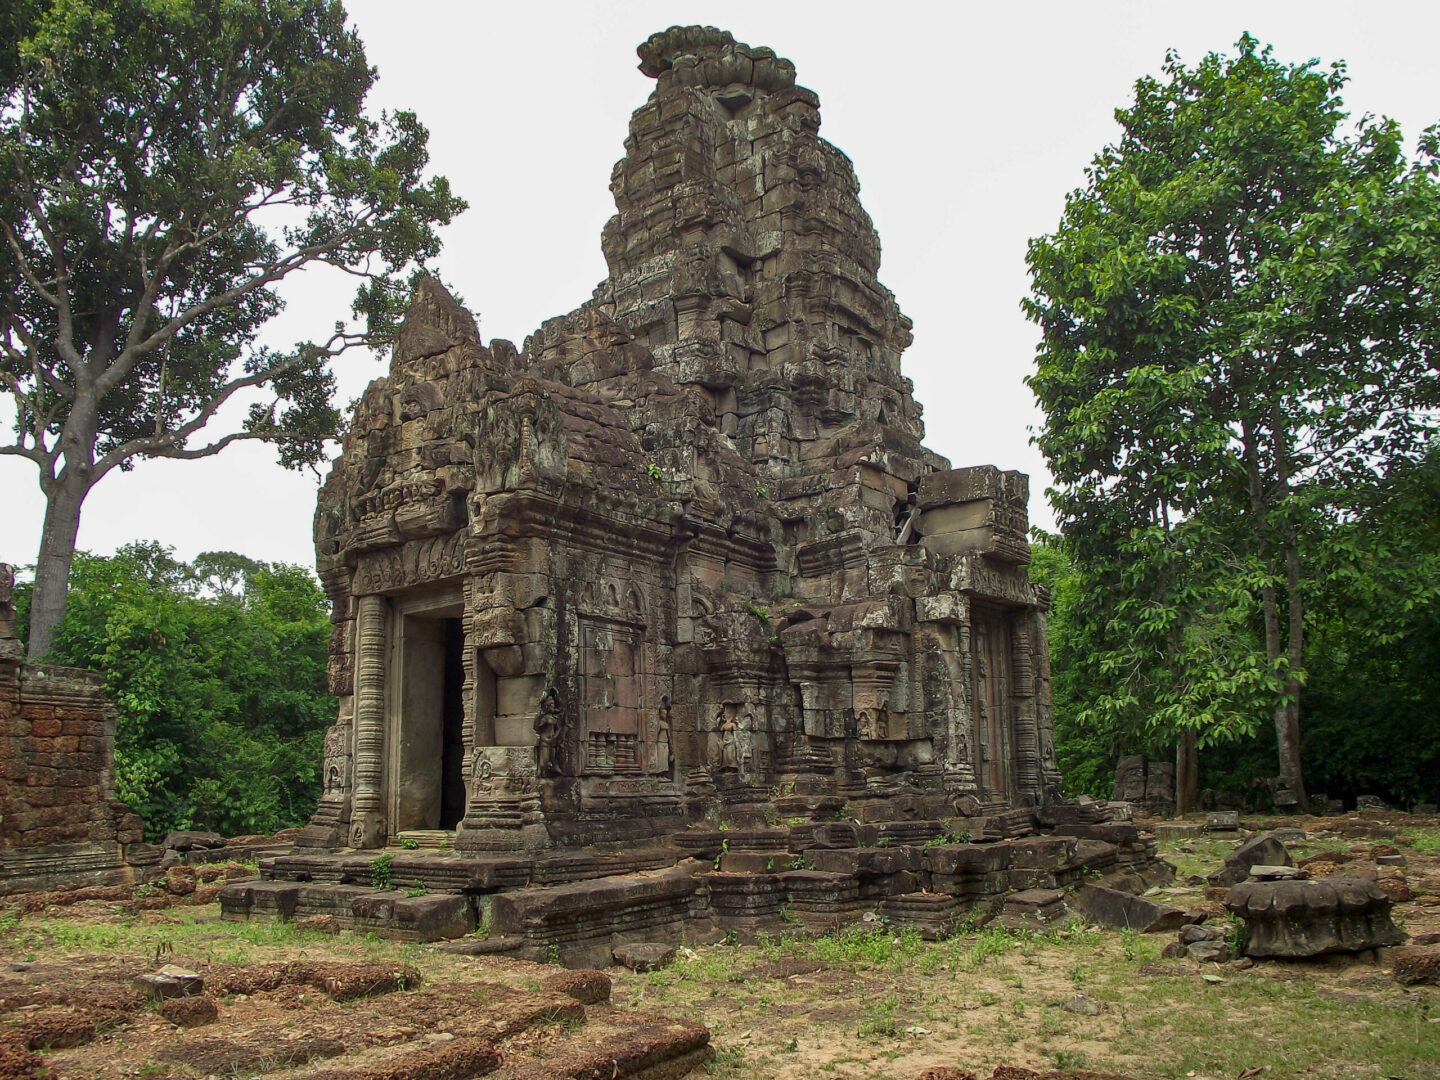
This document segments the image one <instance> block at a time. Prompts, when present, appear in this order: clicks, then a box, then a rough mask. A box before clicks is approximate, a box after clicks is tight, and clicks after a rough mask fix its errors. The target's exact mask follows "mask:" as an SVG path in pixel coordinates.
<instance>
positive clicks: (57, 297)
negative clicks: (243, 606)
mask: <svg viewBox="0 0 1440 1080" xmlns="http://www.w3.org/2000/svg"><path fill="white" fill-rule="evenodd" d="M374 79H375V72H374V70H373V69H372V68H370V67H369V65H368V64H367V62H366V59H365V53H364V49H363V48H362V46H361V43H360V40H359V38H358V37H357V36H356V34H355V33H354V31H353V30H350V29H347V28H346V25H345V11H344V9H343V8H342V7H341V6H340V4H339V3H336V2H333V0H14V2H12V3H11V4H9V5H7V7H6V10H5V12H4V14H3V15H0V282H3V287H0V385H3V386H4V388H5V389H6V390H7V391H8V392H9V394H10V396H11V399H12V401H13V404H14V407H15V412H16V416H15V429H14V439H13V441H11V442H9V443H0V453H3V454H10V455H16V456H20V457H24V458H28V459H29V460H31V461H33V462H34V463H35V464H36V466H37V468H38V478H39V483H40V487H41V489H42V490H43V492H44V493H45V496H46V501H47V511H46V524H45V529H44V532H43V535H42V541H41V550H40V553H39V557H38V559H37V563H36V566H37V572H36V573H37V576H36V590H37V596H36V609H35V614H36V619H35V626H34V633H33V635H32V639H31V641H32V655H34V654H36V653H37V651H38V652H40V653H43V651H44V648H45V647H46V646H47V645H48V643H49V638H50V633H51V631H52V629H53V626H54V625H55V624H56V623H57V622H58V621H59V618H60V616H61V614H62V613H63V610H64V588H65V580H66V576H67V573H68V569H69V560H70V557H71V553H72V552H73V545H74V541H75V532H76V525H77V522H78V520H79V515H80V507H81V504H82V503H83V501H84V499H85V497H86V495H87V494H88V492H89V491H90V489H91V488H92V487H93V486H94V485H95V484H96V483H97V482H98V481H99V480H101V479H102V478H103V477H104V476H106V475H107V474H108V473H109V472H111V471H112V470H113V469H116V468H120V469H126V468H129V467H130V466H131V465H132V464H133V463H134V461H135V460H137V459H139V458H146V457H171V458H196V457H203V456H206V455H209V454H213V453H216V452H217V451H219V450H221V449H223V448H224V447H225V446H227V445H228V444H230V443H232V442H234V441H236V440H239V439H261V440H266V441H270V442H273V443H276V444H277V446H278V450H279V454H280V459H281V461H282V463H284V464H286V465H288V466H292V467H294V466H300V465H303V464H306V463H314V462H316V461H318V460H320V459H321V457H322V456H323V446H324V441H325V440H326V439H327V438H329V437H332V436H333V435H334V434H335V432H336V429H337V426H338V423H339V416H338V413H337V412H336V410H335V409H334V407H333V406H332V404H331V396H332V392H333V390H334V379H333V376H332V374H331V372H330V370H329V368H328V366H327V365H328V362H329V360H330V359H332V358H333V357H335V356H337V355H338V354H340V353H342V352H344V351H345V350H347V349H349V348H352V347H354V346H357V345H371V346H381V345H384V344H385V343H386V342H387V341H389V340H390V338H391V337H392V335H393V332H394V328H395V324H396V321H397V318H398V315H399V312H400V310H401V307H402V304H403V302H404V300H405V295H406V293H407V292H408V288H409V283H410V281H411V279H413V277H414V275H415V274H417V273H419V272H420V268H421V267H422V266H423V265H424V264H425V263H426V262H427V260H430V259H432V258H433V257H434V256H435V254H436V253H437V251H438V250H439V239H438V236H437V233H436V227H437V226H438V225H443V224H445V223H448V222H449V221H450V220H451V219H452V217H453V216H454V215H455V214H457V213H459V212H460V211H461V210H463V209H464V207H465V204H464V202H463V201H462V200H460V199H458V198H456V197H455V196H454V195H452V194H451V192H450V187H449V184H448V183H447V182H446V180H445V179H444V178H443V177H434V178H430V179H428V180H427V179H426V177H425V170H426V165H427V160H428V157H427V150H426V141H427V133H426V130H425V128H424V127H423V126H422V125H421V124H420V122H419V121H418V119H417V118H416V117H415V115H414V114H412V113H409V112H404V111H401V112H395V113H391V114H382V115H381V116H380V117H379V118H378V119H377V118H375V117H373V116H371V115H369V114H367V113H366V112H365V110H364V104H365V97H366V94H367V92H368V91H369V89H370V86H371V84H372V83H373V81H374ZM316 265H325V266H330V267H334V268H338V269H340V270H342V271H344V272H346V273H348V274H351V275H354V276H355V277H357V278H358V279H359V287H358V290H357V293H356V297H355V302H354V305H353V314H354V315H355V316H356V317H357V319H359V320H360V321H361V325H360V326H359V327H358V328H356V329H354V330H351V329H349V328H348V325H349V324H347V323H345V322H344V321H341V322H336V323H335V324H334V329H333V332H331V333H329V336H327V337H324V338H323V339H319V340H312V341H304V342H300V343H297V344H296V345H295V347H294V348H292V349H289V350H276V349H271V348H266V347H261V346H259V345H257V343H256V338H257V335H258V334H259V332H260V329H261V327H262V326H263V325H264V324H265V322H266V321H267V320H269V319H270V318H271V317H272V316H273V315H275V314H276V313H277V312H278V311H279V310H280V308H281V300H280V298H279V296H278V294H277V293H276V286H277V285H278V283H279V282H281V281H282V280H284V279H285V278H286V277H288V276H289V275H291V274H293V273H295V272H297V271H300V270H303V269H305V268H307V267H310V266H316ZM236 395H240V397H239V398H238V399H237V398H236ZM231 400H239V401H242V402H243V401H248V402H249V403H250V404H249V411H248V416H246V418H245V419H244V421H243V422H242V423H241V424H240V425H239V426H238V428H237V429H235V430H231V431H229V432H227V433H224V434H221V435H218V436H210V435H208V434H207V435H204V436H202V432H203V431H204V430H205V428H206V425H207V424H208V423H209V422H210V421H211V420H212V419H213V418H214V417H215V416H216V414H217V413H218V412H219V411H220V410H221V408H222V407H223V406H224V405H225V404H226V402H228V401H231ZM206 438H208V440H209V441H203V440H204V439H206Z"/></svg>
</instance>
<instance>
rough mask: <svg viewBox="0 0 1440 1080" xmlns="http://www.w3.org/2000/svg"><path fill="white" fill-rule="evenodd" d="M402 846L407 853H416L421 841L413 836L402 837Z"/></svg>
mask: <svg viewBox="0 0 1440 1080" xmlns="http://www.w3.org/2000/svg"><path fill="white" fill-rule="evenodd" d="M400 846H401V847H402V848H404V849H405V850H406V851H414V850H415V849H416V848H418V847H419V846H420V841H419V840H416V839H415V837H413V836H402V837H401V838H400Z"/></svg>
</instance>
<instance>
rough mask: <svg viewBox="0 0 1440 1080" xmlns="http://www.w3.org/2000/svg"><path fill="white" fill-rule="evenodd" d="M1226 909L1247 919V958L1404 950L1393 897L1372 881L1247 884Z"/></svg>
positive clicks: (1234, 891) (1235, 890) (1230, 898)
mask: <svg viewBox="0 0 1440 1080" xmlns="http://www.w3.org/2000/svg"><path fill="white" fill-rule="evenodd" d="M1225 906H1226V907H1227V908H1228V909H1229V910H1230V911H1231V912H1233V913H1234V914H1236V915H1238V916H1240V918H1242V919H1244V920H1245V929H1246V932H1247V933H1248V935H1249V940H1248V941H1247V943H1246V945H1245V954H1246V955H1247V956H1286V957H1305V956H1319V955H1321V954H1323V953H1332V952H1360V951H1361V950H1364V949H1375V948H1380V947H1382V946H1388V945H1400V944H1402V943H1403V942H1404V941H1405V935H1404V934H1403V933H1402V932H1401V931H1400V930H1399V928H1397V927H1396V925H1395V924H1394V922H1392V921H1391V919H1390V898H1389V897H1387V896H1386V895H1385V894H1384V893H1383V892H1381V891H1380V889H1379V888H1378V887H1377V886H1376V885H1375V883H1374V882H1372V881H1363V880H1361V879H1359V878H1345V877H1330V878H1324V879H1323V880H1318V881H1314V880H1312V881H1245V882H1241V883H1240V884H1239V885H1236V886H1235V887H1234V888H1232V889H1231V890H1230V893H1229V896H1228V897H1227V898H1226V900H1225Z"/></svg>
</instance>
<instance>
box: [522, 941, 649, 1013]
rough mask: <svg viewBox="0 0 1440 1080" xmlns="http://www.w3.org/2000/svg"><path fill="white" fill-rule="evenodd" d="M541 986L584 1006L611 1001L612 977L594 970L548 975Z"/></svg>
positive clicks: (580, 969) (579, 969) (577, 970)
mask: <svg viewBox="0 0 1440 1080" xmlns="http://www.w3.org/2000/svg"><path fill="white" fill-rule="evenodd" d="M672 952H673V950H672ZM637 970H638V969H637ZM540 985H541V986H542V987H543V988H544V989H546V990H553V991H555V992H556V993H560V994H564V995H565V996H566V997H572V998H574V999H575V1000H576V1001H578V1002H580V1004H582V1005H601V1004H604V1003H606V1002H608V1001H609V1000H610V976H609V975H606V974H605V972H603V971H596V970H595V969H594V968H576V969H574V970H573V971H557V972H556V973H555V974H554V975H547V976H546V977H545V978H544V979H543V980H542V981H541V983H540Z"/></svg>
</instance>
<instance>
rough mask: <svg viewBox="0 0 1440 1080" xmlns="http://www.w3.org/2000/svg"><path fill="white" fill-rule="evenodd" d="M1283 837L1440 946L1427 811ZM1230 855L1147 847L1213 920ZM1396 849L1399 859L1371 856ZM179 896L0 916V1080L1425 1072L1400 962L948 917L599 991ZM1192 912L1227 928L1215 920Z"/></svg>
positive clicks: (707, 956) (755, 951) (554, 972)
mask: <svg viewBox="0 0 1440 1080" xmlns="http://www.w3.org/2000/svg"><path fill="white" fill-rule="evenodd" d="M1253 824H1259V825H1264V824H1266V823H1265V822H1252V821H1249V820H1247V825H1253ZM1281 824H1283V825H1285V826H1286V827H1296V826H1298V827H1301V828H1306V829H1307V830H1308V831H1309V832H1310V833H1311V839H1310V841H1309V842H1307V843H1305V844H1296V845H1291V850H1292V852H1293V853H1294V854H1295V856H1296V858H1297V861H1299V862H1300V863H1301V864H1302V866H1307V868H1308V869H1310V870H1312V871H1313V872H1314V873H1316V874H1317V875H1321V874H1325V873H1330V872H1337V871H1338V872H1345V873H1356V874H1359V875H1361V876H1368V875H1370V874H1371V873H1374V874H1375V875H1376V877H1377V881H1378V883H1379V884H1381V887H1382V888H1385V889H1386V890H1387V892H1391V893H1392V895H1393V896H1394V897H1395V898H1396V899H1397V900H1399V902H1398V903H1397V904H1396V906H1395V917H1396V921H1397V922H1399V923H1401V924H1402V925H1403V926H1404V928H1405V929H1406V930H1407V931H1408V932H1409V933H1410V934H1411V936H1412V939H1414V938H1417V937H1419V938H1420V940H1422V941H1423V940H1424V937H1423V935H1428V934H1440V827H1437V824H1436V822H1435V821H1434V819H1430V820H1428V821H1423V822H1422V821H1412V820H1410V819H1408V818H1406V817H1404V816H1403V815H1399V816H1386V817H1368V818H1364V819H1360V818H1354V819H1309V820H1305V821H1300V822H1297V821H1294V820H1287V821H1284V822H1283V823H1281ZM1237 843H1239V839H1207V838H1197V839H1193V840H1174V841H1167V842H1165V843H1164V844H1163V845H1162V855H1164V856H1165V857H1166V858H1168V859H1170V860H1171V861H1172V862H1175V863H1176V864H1177V866H1178V867H1179V870H1180V872H1179V875H1178V877H1177V881H1176V884H1175V886H1174V887H1173V888H1167V889H1163V890H1162V891H1161V893H1160V895H1159V896H1157V897H1156V899H1159V900H1162V901H1165V902H1168V903H1171V904H1174V905H1175V906H1177V907H1182V908H1186V909H1193V908H1196V907H1200V906H1206V907H1208V908H1209V909H1211V910H1214V909H1216V908H1218V906H1219V905H1218V902H1217V901H1216V900H1215V899H1214V898H1213V896H1212V898H1211V899H1210V900H1208V901H1207V899H1206V889H1205V887H1204V886H1203V884H1187V883H1186V882H1187V880H1193V875H1201V874H1203V873H1205V872H1206V871H1208V870H1209V869H1213V867H1214V866H1215V865H1217V864H1218V863H1219V862H1220V861H1221V859H1223V857H1224V855H1225V854H1226V853H1227V852H1228V851H1229V850H1232V849H1233V848H1234V847H1235V846H1236V844H1237ZM1390 852H1399V853H1402V854H1403V855H1404V856H1405V859H1406V865H1405V866H1404V867H1403V868H1392V867H1386V866H1383V865H1380V864H1377V863H1376V861H1375V860H1376V857H1377V855H1383V854H1387V853H1390ZM1390 861H1393V860H1390ZM1332 868H1333V869H1332ZM1397 870H1398V873H1397ZM232 872H238V871H232ZM206 873H207V874H212V873H213V872H212V871H208V870H207V871H206ZM181 877H184V875H181ZM186 884H187V883H186V882H184V881H182V882H180V883H179V885H178V886H177V888H178V889H179V890H181V891H178V892H177V891H172V890H171V889H170V888H167V887H166V884H165V883H161V884H160V885H159V886H158V887H156V886H152V887H150V888H148V889H145V890H143V893H144V895H141V896H139V897H137V896H135V895H134V890H123V889H122V890H114V891H102V892H101V893H100V894H99V895H95V894H94V893H95V892H96V891H94V890H92V891H91V895H89V896H88V898H77V897H76V896H75V895H73V894H72V895H51V896H46V897H28V898H21V899H20V901H19V902H18V903H17V902H11V904H10V906H9V907H8V908H0V1080H9V1078H11V1077H16V1078H19V1077H27V1078H28V1077H36V1078H38V1077H57V1078H61V1080H78V1078H90V1077H94V1078H97V1080H110V1078H116V1080H118V1078H122V1077H124V1078H130V1077H149V1078H157V1080H182V1078H184V1080H199V1078H205V1077H216V1078H223V1080H234V1078H247V1077H259V1076H266V1077H271V1076H273V1077H277V1078H280V1077H283V1078H286V1080H290V1078H294V1080H302V1078H305V1080H322V1078H323V1080H341V1078H342V1077H343V1078H345V1080H402V1078H403V1080H412V1078H413V1080H421V1078H427V1077H437V1078H439V1077H444V1078H455V1080H459V1078H461V1077H469V1076H480V1075H490V1076H496V1077H505V1078H512V1077H513V1078H520V1077H525V1078H533V1080H541V1078H548V1077H562V1076H563V1077H596V1078H599V1077H605V1078H606V1080H618V1078H619V1077H624V1076H637V1077H641V1078H649V1080H660V1078H661V1077H672V1076H673V1077H678V1076H680V1075H684V1074H685V1072H688V1071H689V1070H690V1069H691V1068H692V1067H694V1068H695V1075H700V1076H703V1075H711V1076H717V1077H734V1078H741V1077H747V1078H748V1077H765V1078H774V1080H805V1078H811V1077H820V1078H830V1077H835V1078H853V1080H861V1078H876V1080H880V1078H884V1080H890V1078H893V1080H915V1078H917V1077H919V1076H920V1075H921V1074H922V1073H924V1072H925V1071H926V1070H938V1069H944V1068H947V1067H948V1068H950V1069H952V1070H956V1071H954V1072H952V1073H950V1074H949V1077H951V1078H954V1077H959V1076H963V1072H960V1071H959V1070H974V1071H975V1072H976V1073H978V1074H979V1075H980V1076H982V1077H983V1076H989V1075H991V1073H992V1070H995V1069H996V1068H997V1066H1005V1067H1022V1068H1026V1069H1032V1070H1036V1071H1039V1072H1043V1071H1046V1070H1062V1071H1064V1072H1065V1073H1067V1074H1069V1075H1075V1076H1080V1075H1084V1074H1085V1073H1086V1072H1087V1071H1090V1074H1091V1075H1098V1074H1102V1073H1104V1074H1120V1075H1124V1076H1128V1077H1134V1078H1137V1080H1144V1078H1151V1077H1156V1078H1158V1077H1187V1078H1188V1077H1199V1078H1210V1077H1213V1078H1219V1077H1230V1078H1239V1077H1247V1078H1248V1077H1261V1076H1263V1077H1265V1078H1267V1080H1269V1078H1272V1077H1273V1078H1280V1077H1312V1078H1330V1077H1334V1078H1337V1080H1338V1078H1342V1077H1344V1078H1349V1077H1374V1078H1377V1080H1378V1078H1382V1077H1405V1078H1417V1080H1418V1078H1440V987H1436V986H1435V985H1431V984H1425V983H1421V984H1417V985H1403V984H1402V983H1401V982H1400V981H1398V980H1397V979H1396V978H1395V977H1394V966H1395V963H1394V962H1395V957H1396V955H1397V954H1395V953H1394V952H1393V951H1392V952H1388V953H1382V954H1381V955H1379V956H1378V957H1365V958H1361V959H1359V960H1356V959H1354V958H1345V959H1331V960H1318V961H1313V962H1307V963H1280V962H1260V963H1256V964H1254V965H1253V966H1249V965H1248V963H1247V962H1243V961H1242V962H1241V963H1240V964H1235V965H1224V964H1221V965H1216V964H1206V965H1199V964H1194V963H1191V962H1189V961H1185V960H1162V959H1160V952H1161V949H1162V948H1163V947H1164V945H1165V944H1167V943H1168V942H1169V941H1171V940H1173V939H1174V936H1173V935H1170V934H1166V935H1139V934H1133V933H1117V932H1112V931H1100V930H1096V929H1094V928H1091V927H1087V926H1084V925H1083V924H1081V923H1078V922H1072V923H1070V924H1067V925H1066V926H1065V927H1064V928H1063V929H1060V930H1057V931H1053V932H1051V933H1049V934H1045V935H1034V934H1023V933H1012V932H1007V931H1003V930H1000V929H998V928H992V927H967V928H966V930H965V931H964V932H962V933H960V934H958V935H956V936H955V937H954V938H952V939H950V940H948V941H944V942H938V943H926V942H922V941H921V940H920V939H919V938H918V937H917V936H916V935H915V934H913V933H912V932H905V931H897V930H895V929H893V928H891V927H887V926H885V925H883V924H882V923H880V922H876V921H871V922H867V923H863V924H861V925H860V926H858V927H857V928H855V929H853V930H851V931H849V932H846V933H844V934H841V935H839V936H836V937H828V938H821V939H817V940H800V939H798V938H793V939H792V938H789V937H785V938H781V939H778V940H774V941H769V942H767V943H764V944H762V945H759V946H743V947H742V946H726V945H717V946H710V947H705V948H695V949H693V950H692V949H684V950H682V951H681V953H680V956H679V957H678V958H677V960H676V961H675V962H674V963H673V964H671V965H670V966H669V967H667V968H665V969H663V970H661V971H657V972H651V973H648V974H634V973H631V972H629V971H626V970H624V969H620V968H612V969H610V970H609V971H608V972H607V973H606V975H605V976H600V975H595V974H581V973H569V972H565V971H563V969H559V968H556V967H552V966H546V965H538V964H530V963H525V962H521V961H514V960H509V959H503V958H487V957H469V956H461V955H456V954H453V953H447V952H443V951H441V950H439V949H436V948H435V947H432V946H418V945H402V944H398V943H394V942H389V941H381V940H378V939H375V938H373V937H366V936H361V935H356V934H351V933H342V934H339V935H326V934H320V933H315V932H310V931H305V930H301V929H297V928H296V927H294V926H290V925H273V924H237V923H224V922H221V921H219V913H218V908H217V906H216V905H215V904H214V902H213V899H212V898H211V897H209V896H207V895H206V894H207V892H208V889H207V888H206V885H207V883H205V882H200V881H196V882H195V883H193V887H192V888H191V889H190V890H189V891H188V892H187V891H184V888H185V885H186ZM1211 921H1215V922H1219V921H1223V919H1221V918H1219V912H1218V911H1216V914H1215V915H1214V916H1212V919H1211ZM165 964H171V965H176V966H178V967H181V968H187V969H191V970H193V971H195V972H198V973H199V974H200V975H201V976H202V977H203V978H204V980H205V992H204V993H203V994H202V995H201V996H199V997H189V998H175V999H172V1000H168V1001H157V1000H154V999H153V998H152V997H150V996H149V995H147V994H146V993H144V992H142V991H141V990H139V989H137V988H136V987H135V986H134V984H133V982H132V980H133V979H134V978H135V977H136V976H138V975H141V974H144V973H147V972H153V971H155V970H157V969H158V968H159V967H161V966H162V965H165ZM607 983H608V984H612V985H609V986H606V985H605V984H607ZM606 990H608V994H606V993H605V992H604V991H606ZM707 1042H708V1043H709V1044H710V1045H709V1047H707V1046H706V1043H707ZM712 1052H713V1060H709V1061H708V1062H707V1061H706V1060H705V1059H707V1058H709V1056H710V1055H711V1053H712ZM677 1070H679V1071H677ZM1006 1071H1007V1070H1006V1069H1002V1070H1001V1073H1000V1074H999V1075H1002V1076H1003V1075H1006ZM1013 1074H1014V1075H1022V1074H1020V1073H1019V1071H1018V1069H1016V1070H1014V1071H1013ZM932 1075H933V1076H934V1077H935V1078H936V1080H941V1078H943V1077H946V1075H947V1074H945V1073H943V1072H936V1073H932Z"/></svg>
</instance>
